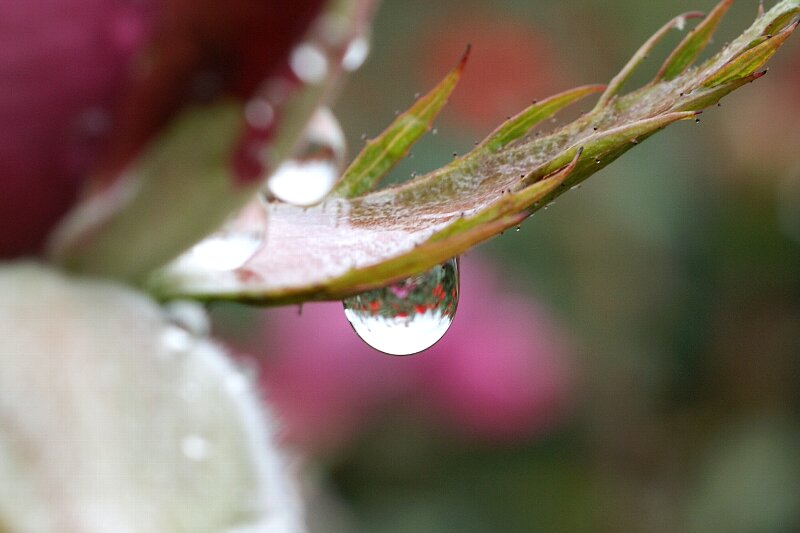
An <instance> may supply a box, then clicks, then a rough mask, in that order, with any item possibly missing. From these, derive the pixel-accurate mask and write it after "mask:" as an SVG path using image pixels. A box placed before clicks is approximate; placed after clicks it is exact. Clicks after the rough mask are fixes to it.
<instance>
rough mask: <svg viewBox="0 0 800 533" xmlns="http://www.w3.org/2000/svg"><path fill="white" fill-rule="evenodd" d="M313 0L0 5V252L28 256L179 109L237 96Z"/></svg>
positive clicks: (275, 56) (273, 60)
mask: <svg viewBox="0 0 800 533" xmlns="http://www.w3.org/2000/svg"><path fill="white" fill-rule="evenodd" d="M322 5H323V0H270V1H262V0H229V1H227V2H218V1H217V0H137V1H131V0H38V1H36V2H3V3H0V259H4V258H11V257H16V256H20V255H29V254H36V253H38V252H39V251H40V250H41V247H42V245H43V243H44V241H45V239H46V237H47V235H48V233H49V232H50V230H51V229H52V227H53V226H54V225H55V224H56V222H58V220H59V219H60V218H61V217H62V216H63V215H64V214H65V213H66V212H67V210H68V209H69V208H70V207H71V206H72V205H73V204H74V203H75V202H76V201H77V199H78V196H79V195H80V194H81V193H82V191H83V190H84V189H86V188H87V183H86V182H87V180H88V178H90V177H91V179H92V183H91V184H90V185H91V186H94V187H102V186H103V184H107V183H109V182H110V181H113V180H114V179H115V178H116V177H117V176H118V175H119V174H120V172H121V171H122V170H123V169H124V167H125V166H126V165H127V164H128V163H129V162H130V161H131V160H132V159H133V158H134V157H135V156H136V155H137V154H138V153H139V151H140V150H141V149H142V147H143V146H144V145H145V144H146V143H147V142H148V141H150V140H151V139H152V137H153V135H154V134H156V133H157V132H158V131H159V130H161V129H162V128H163V127H164V126H166V125H167V124H168V123H169V121H170V119H172V118H173V117H174V116H175V115H176V113H177V112H178V111H179V110H180V109H181V108H182V107H183V106H185V105H187V104H190V103H203V102H209V101H212V100H213V99H215V98H217V97H219V96H223V95H224V96H228V97H235V98H242V99H244V98H247V97H249V95H250V94H251V93H252V92H253V91H254V90H255V89H256V88H257V86H258V85H259V84H260V83H261V81H263V80H264V79H265V78H266V77H268V76H269V75H272V74H275V73H276V72H278V71H281V70H282V69H284V68H286V64H287V56H288V52H289V50H290V48H291V46H292V45H293V44H294V43H295V42H296V41H297V40H298V39H299V37H300V36H301V35H302V34H303V32H304V31H305V30H306V28H307V27H308V25H309V23H310V22H311V20H312V19H313V18H314V16H315V15H316V14H317V13H318V12H319V9H320V7H321V6H322Z"/></svg>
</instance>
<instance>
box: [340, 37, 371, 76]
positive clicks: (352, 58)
mask: <svg viewBox="0 0 800 533" xmlns="http://www.w3.org/2000/svg"><path fill="white" fill-rule="evenodd" d="M368 55H369V41H368V40H367V38H366V37H363V36H362V37H356V38H355V39H353V40H352V41H350V44H348V45H347V50H346V51H345V53H344V57H342V67H344V69H345V70H349V71H351V72H352V71H354V70H356V69H358V68H359V67H360V66H361V65H363V64H364V61H365V60H366V59H367V56H368Z"/></svg>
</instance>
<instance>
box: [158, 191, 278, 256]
mask: <svg viewBox="0 0 800 533" xmlns="http://www.w3.org/2000/svg"><path fill="white" fill-rule="evenodd" d="M266 225H267V214H266V212H265V210H264V208H263V206H262V205H261V204H260V203H259V202H252V203H251V204H249V205H248V206H247V207H245V208H244V209H243V210H242V212H240V213H239V214H238V215H236V217H235V218H234V219H232V220H231V221H230V222H228V223H227V224H225V226H223V228H222V229H220V230H219V231H217V232H215V233H212V234H211V235H209V236H208V237H206V238H205V239H203V240H202V241H200V242H199V243H197V244H195V245H194V246H192V247H191V248H189V250H187V251H186V252H184V253H183V254H182V255H181V256H180V257H178V259H176V260H175V262H174V263H173V267H174V268H175V269H176V270H183V269H186V270H187V271H196V270H200V271H208V270H212V271H223V270H235V269H237V268H239V267H240V266H242V265H244V264H245V263H246V262H247V260H248V259H250V258H251V257H253V255H254V254H255V253H256V252H257V251H258V250H259V249H260V248H261V245H262V243H263V242H264V233H265V230H266Z"/></svg>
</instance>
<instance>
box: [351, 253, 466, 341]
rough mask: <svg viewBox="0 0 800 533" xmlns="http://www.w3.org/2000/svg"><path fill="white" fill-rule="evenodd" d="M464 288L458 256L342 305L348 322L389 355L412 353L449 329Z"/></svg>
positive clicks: (365, 339)
mask: <svg viewBox="0 0 800 533" xmlns="http://www.w3.org/2000/svg"><path fill="white" fill-rule="evenodd" d="M458 292H459V273H458V258H454V259H450V260H449V261H446V262H444V263H442V264H440V265H437V266H435V267H433V268H432V269H430V270H428V271H427V272H423V273H422V274H418V275H416V276H412V277H410V278H407V279H404V280H402V281H398V282H395V283H392V284H391V285H388V286H386V287H383V288H381V289H375V290H371V291H367V292H362V293H361V294H357V295H355V296H351V297H350V298H347V299H345V300H344V301H343V302H342V303H343V304H344V314H345V316H346V317H347V320H348V321H350V325H351V326H352V327H353V330H354V331H355V332H356V334H357V335H358V336H359V337H360V338H361V339H362V340H363V341H364V342H366V343H367V344H368V345H370V346H371V347H373V348H375V349H376V350H380V351H381V352H384V353H387V354H389V355H411V354H415V353H418V352H421V351H423V350H426V349H428V348H430V347H431V346H433V345H434V344H436V342H437V341H438V340H439V339H441V338H442V337H443V336H444V334H445V333H446V332H447V330H448V328H449V327H450V324H452V323H453V318H454V317H455V314H456V307H457V306H458Z"/></svg>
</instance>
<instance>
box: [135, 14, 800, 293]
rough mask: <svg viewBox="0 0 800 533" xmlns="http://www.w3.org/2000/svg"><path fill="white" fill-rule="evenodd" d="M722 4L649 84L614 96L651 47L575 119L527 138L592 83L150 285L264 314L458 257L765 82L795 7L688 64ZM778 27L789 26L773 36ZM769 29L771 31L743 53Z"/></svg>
mask: <svg viewBox="0 0 800 533" xmlns="http://www.w3.org/2000/svg"><path fill="white" fill-rule="evenodd" d="M727 4H728V2H723V3H721V4H720V5H719V6H717V8H716V9H715V10H714V11H712V13H711V15H709V17H708V18H707V19H706V20H705V21H704V22H703V23H701V25H700V27H699V28H700V30H698V31H695V32H693V33H692V34H691V36H690V37H688V38H687V39H685V40H684V41H683V42H682V43H681V44H680V45H679V47H678V52H675V53H673V54H672V55H671V56H670V59H669V60H668V61H667V63H666V65H667V66H666V67H665V69H664V70H663V71H662V72H661V73H660V75H659V76H658V77H657V79H656V80H654V81H653V82H652V83H650V84H648V85H646V86H644V87H642V88H640V89H638V90H635V91H633V92H630V93H628V94H624V95H619V94H618V92H619V90H620V88H621V86H622V83H623V82H624V81H625V80H626V79H627V78H628V76H629V75H630V73H631V72H632V70H633V69H634V68H635V67H636V66H637V65H638V64H639V63H640V62H641V58H642V57H643V56H644V55H647V54H648V53H650V50H651V48H652V46H653V44H655V41H657V40H658V38H654V39H651V41H648V43H647V44H646V45H645V46H644V47H643V49H642V50H640V52H639V53H638V54H637V56H636V57H634V59H633V60H632V61H631V62H630V63H629V64H628V66H626V67H625V69H623V71H622V72H621V73H620V75H618V76H617V77H616V78H615V80H614V81H612V83H611V84H610V85H609V88H608V89H607V90H606V92H605V94H604V95H603V96H601V99H600V103H599V104H598V105H597V106H596V107H595V108H594V109H593V110H592V111H591V112H590V113H588V114H584V115H582V116H581V117H579V118H578V119H577V120H575V121H574V122H572V123H569V124H566V125H564V126H562V127H560V128H558V129H556V130H555V131H553V132H551V133H549V134H546V135H541V136H540V135H532V134H531V132H530V131H529V130H530V128H531V127H533V126H534V125H535V124H536V123H537V122H538V121H539V120H540V119H541V117H544V116H549V115H548V114H549V113H550V112H551V111H552V112H555V110H557V109H560V108H561V107H563V106H564V105H566V104H568V103H571V102H573V101H576V100H578V99H579V98H580V97H583V96H586V95H588V94H590V93H593V92H598V91H599V90H600V88H599V87H598V86H588V87H585V88H579V89H576V90H574V91H570V92H567V93H563V94H562V95H559V96H557V97H553V98H552V99H549V100H545V101H543V102H542V103H541V104H535V105H534V106H533V107H532V108H529V109H528V110H526V111H523V112H522V113H521V114H520V115H517V116H516V117H514V118H512V119H510V120H509V121H507V122H506V123H504V124H503V125H501V126H500V127H499V128H498V129H496V130H495V131H494V132H493V133H492V134H491V135H490V136H489V137H487V139H486V140H485V141H483V142H482V143H480V144H479V145H478V146H477V147H476V148H475V149H474V150H473V151H472V152H470V153H468V154H466V155H464V156H462V157H461V158H459V159H456V160H455V161H453V162H451V163H450V164H448V165H446V166H445V167H443V168H440V169H438V170H436V171H434V172H431V173H429V174H427V175H424V176H420V177H418V178H416V179H413V180H411V181H409V182H407V183H404V184H402V185H399V186H395V187H391V188H387V189H383V190H378V191H375V192H366V191H364V193H363V194H360V195H358V196H354V197H345V196H342V195H339V196H333V197H329V198H328V199H327V200H326V201H324V202H323V203H321V204H319V205H317V206H314V207H311V208H299V207H294V206H290V205H286V204H280V203H272V204H270V205H269V206H268V224H267V229H266V237H265V243H266V244H265V246H264V247H263V248H262V249H261V250H260V251H259V252H258V253H256V255H255V256H254V257H252V258H251V259H250V260H249V261H248V262H247V263H246V264H245V265H244V266H242V267H240V268H238V269H233V270H230V271H213V272H212V271H205V270H198V269H193V270H186V269H181V268H178V267H177V266H175V265H173V266H172V267H171V268H167V269H164V270H162V271H160V272H158V273H156V274H155V275H154V276H153V277H152V278H151V280H150V288H151V289H152V290H153V291H154V292H156V293H157V294H159V295H161V296H162V297H165V298H169V297H179V296H180V297H186V296H189V297H194V298H201V299H225V298H229V299H237V300H245V301H250V302H254V303H260V304H282V303H290V302H300V301H305V300H315V299H339V298H342V297H345V296H348V295H351V294H354V293H357V292H360V291H363V290H366V289H370V288H375V287H379V286H382V285H385V284H387V283H389V282H391V281H393V280H396V279H401V278H404V277H407V276H410V275H413V274H416V273H419V272H422V271H424V270H426V269H428V268H430V267H432V266H434V265H435V264H437V263H439V262H441V261H443V260H445V259H447V258H449V257H452V256H455V255H458V254H460V253H463V252H464V251H466V250H468V249H469V248H470V247H472V246H474V245H476V244H477V243H479V242H482V241H484V240H486V239H488V238H490V237H492V236H494V235H496V234H498V233H500V232H502V231H504V230H505V229H507V228H509V227H512V226H515V225H517V224H519V223H521V222H522V221H523V220H524V219H525V218H526V217H527V216H529V215H530V214H531V213H533V212H535V211H536V210H537V209H540V208H541V207H543V206H545V205H547V203H549V202H551V201H552V200H553V199H555V198H556V197H558V196H559V195H560V194H563V193H564V192H565V191H567V190H569V189H570V188H571V187H573V186H574V185H576V184H578V183H580V182H581V181H583V180H585V179H587V178H588V177H589V176H591V175H592V174H594V173H596V172H597V171H598V170H599V169H601V168H603V167H605V166H607V165H608V164H610V163H611V162H612V161H614V160H615V159H616V158H617V157H620V156H621V155H622V154H624V153H625V152H626V151H628V150H630V149H631V148H633V147H634V146H636V145H637V144H639V143H640V142H643V141H644V140H645V139H647V138H648V137H650V136H651V135H653V134H654V133H656V132H658V131H659V130H661V129H663V128H665V127H667V126H669V125H670V124H672V123H674V122H678V121H682V120H686V119H691V118H693V117H695V116H696V114H697V113H698V112H700V111H701V110H702V109H703V108H705V107H708V106H711V105H714V104H716V103H717V102H718V101H719V99H720V98H722V97H724V96H725V95H726V94H728V93H730V92H731V91H733V90H736V89H738V88H739V87H742V86H743V85H745V84H747V83H749V82H752V81H754V80H756V79H758V78H759V77H761V76H762V75H763V67H764V63H765V62H766V61H767V60H768V59H769V58H770V57H771V56H772V54H773V53H774V52H775V50H777V48H778V47H779V46H780V45H781V44H782V43H783V42H785V40H786V38H787V37H788V35H789V34H790V33H791V32H792V31H793V30H794V29H795V28H796V23H795V22H792V20H793V19H794V14H796V12H797V9H798V6H800V0H782V1H781V2H779V3H778V4H777V5H776V6H775V7H773V8H772V9H771V10H770V11H769V12H767V13H765V14H764V15H763V16H760V17H759V18H758V19H757V20H756V21H755V23H754V24H753V26H751V27H750V28H749V29H748V30H746V31H745V32H743V33H742V35H741V36H740V37H739V38H737V39H736V40H734V41H733V42H732V43H730V44H729V45H727V46H726V47H724V48H723V49H722V50H721V51H720V52H719V53H718V54H717V55H715V56H714V57H712V58H711V59H709V60H707V61H705V62H704V63H703V64H701V65H699V66H696V67H690V64H691V63H692V62H693V61H694V60H695V59H696V57H697V54H699V51H700V50H701V49H702V47H704V46H705V45H706V44H707V43H708V41H709V39H710V36H711V33H710V32H711V30H713V28H715V27H716V26H717V24H718V23H719V18H721V16H722V13H723V12H724V10H725V9H727ZM789 13H791V14H792V15H791V16H788V14H789ZM779 21H783V22H785V23H786V24H783V25H780V27H778V26H779V25H778V24H777V22H779ZM674 25H676V23H675V22H674V21H673V22H672V23H670V24H668V25H667V26H666V27H665V28H671V27H673V26H674ZM773 26H775V27H777V29H778V30H779V31H778V32H776V33H775V35H773V36H772V37H771V38H768V39H764V40H763V41H761V42H759V43H757V44H755V46H750V45H751V43H753V41H755V40H756V39H757V38H758V37H759V36H762V35H765V31H766V29H767V28H770V27H773ZM665 31H666V30H664V29H662V30H661V32H660V33H663V32H665ZM657 37H659V36H658V34H657ZM590 87H591V88H590ZM392 164H393V162H392Z"/></svg>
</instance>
